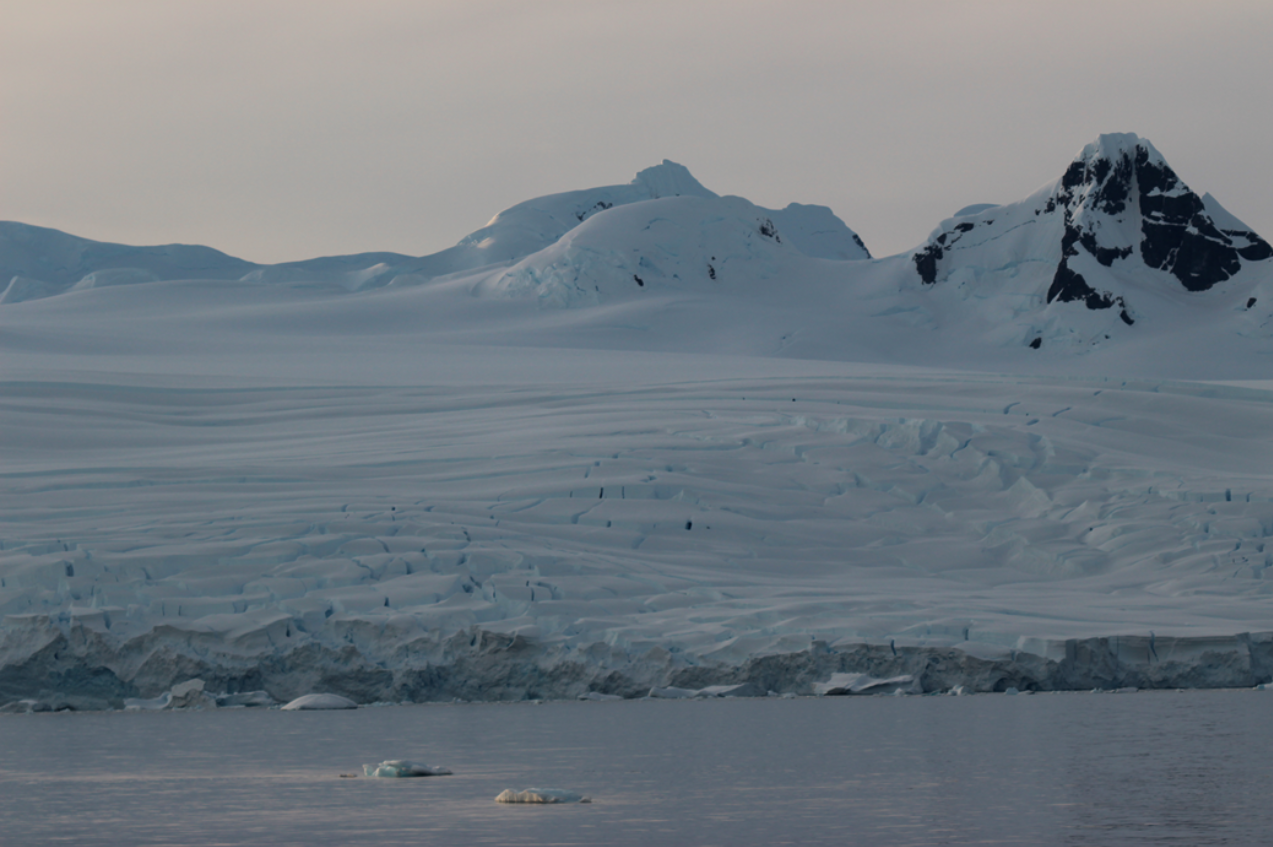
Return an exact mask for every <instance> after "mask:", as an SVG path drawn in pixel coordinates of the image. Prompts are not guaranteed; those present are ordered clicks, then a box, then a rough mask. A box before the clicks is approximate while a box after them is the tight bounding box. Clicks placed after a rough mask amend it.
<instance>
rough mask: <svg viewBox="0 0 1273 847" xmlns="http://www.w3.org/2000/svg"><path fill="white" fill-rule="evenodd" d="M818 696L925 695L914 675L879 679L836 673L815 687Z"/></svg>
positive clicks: (866, 675) (814, 690)
mask: <svg viewBox="0 0 1273 847" xmlns="http://www.w3.org/2000/svg"><path fill="white" fill-rule="evenodd" d="M813 693H814V694H817V695H818V696H820V697H821V696H826V697H835V696H841V695H845V694H923V693H924V688H923V686H922V685H920V683H919V680H918V679H916V678H915V676H914V675H913V674H908V673H906V674H900V675H898V676H891V677H888V678H887V679H878V678H876V677H873V676H871V675H870V674H866V673H835V674H831V679H829V680H827V681H826V682H819V683H817V684H816V685H814V686H813Z"/></svg>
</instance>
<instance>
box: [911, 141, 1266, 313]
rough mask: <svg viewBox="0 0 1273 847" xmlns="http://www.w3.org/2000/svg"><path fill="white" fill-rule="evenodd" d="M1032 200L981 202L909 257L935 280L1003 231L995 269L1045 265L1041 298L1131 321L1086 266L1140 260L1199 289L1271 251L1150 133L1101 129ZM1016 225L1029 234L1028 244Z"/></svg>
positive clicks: (1126, 268)
mask: <svg viewBox="0 0 1273 847" xmlns="http://www.w3.org/2000/svg"><path fill="white" fill-rule="evenodd" d="M1031 201H1034V202H1033V203H1031ZM1031 201H1026V203H1028V204H1031V205H1032V206H1033V208H1032V209H1029V210H1028V211H1029V212H1030V213H1032V215H1031V214H1022V212H1023V211H1025V210H1023V209H1021V208H1019V207H1020V206H1022V204H1015V205H1013V206H998V207H985V206H979V207H969V209H970V210H971V211H969V210H963V211H964V212H965V213H966V216H965V217H956V218H954V219H951V220H950V221H947V222H946V223H944V224H943V225H942V227H940V228H939V229H938V231H937V232H935V233H934V234H933V235H932V236H931V237H930V239H929V241H928V243H927V244H925V245H924V246H923V247H922V248H920V249H919V250H917V251H916V252H915V253H914V255H913V256H912V261H913V263H914V265H915V270H916V272H917V273H918V274H919V277H920V279H921V281H922V282H923V283H924V284H925V285H936V284H938V283H939V282H941V281H942V280H944V279H947V278H949V277H950V276H951V274H952V273H953V272H954V271H955V270H956V269H957V268H958V267H959V266H960V263H961V261H960V260H961V257H960V256H958V255H957V254H958V253H959V252H960V251H961V250H964V249H967V248H968V246H969V245H970V244H973V243H976V244H978V245H981V244H984V243H987V242H990V241H995V240H1000V239H1002V240H1003V241H1004V242H1005V244H1006V245H1007V248H1006V249H1005V250H1004V251H1002V252H1003V255H1002V256H1000V257H999V258H1000V259H1001V261H1002V265H1001V267H1007V266H1015V264H1014V263H1020V262H1038V261H1046V262H1049V263H1051V264H1052V266H1053V268H1054V269H1055V270H1054V271H1053V273H1052V276H1051V283H1050V285H1049V286H1048V288H1047V292H1046V295H1045V302H1046V303H1053V302H1059V303H1071V302H1079V303H1083V304H1084V305H1085V306H1086V307H1087V308H1088V309H1091V310H1103V309H1117V310H1118V316H1119V317H1120V319H1121V320H1122V321H1123V323H1125V324H1127V325H1132V324H1133V323H1135V319H1134V313H1133V312H1132V310H1131V309H1129V306H1128V303H1127V301H1126V299H1125V297H1124V295H1123V294H1121V293H1119V292H1118V291H1115V290H1111V289H1110V288H1107V287H1106V285H1105V283H1104V282H1099V283H1094V282H1093V280H1092V279H1091V278H1090V277H1091V274H1092V269H1096V268H1108V269H1110V272H1109V273H1107V274H1099V275H1098V276H1101V277H1102V279H1109V278H1110V277H1113V278H1114V279H1118V278H1119V277H1120V275H1123V274H1128V273H1132V274H1135V273H1136V272H1137V271H1138V269H1142V268H1143V269H1149V270H1152V271H1162V272H1164V273H1165V274H1168V275H1170V277H1171V278H1173V279H1174V281H1175V282H1176V283H1178V284H1179V285H1180V286H1182V287H1183V288H1184V289H1185V290H1186V291H1191V292H1201V291H1208V290H1210V289H1211V288H1213V287H1214V286H1216V285H1218V284H1219V283H1221V282H1224V281H1225V280H1228V279H1230V278H1232V277H1233V276H1234V275H1236V274H1237V273H1238V272H1239V271H1241V270H1242V268H1243V266H1244V264H1245V263H1250V262H1259V261H1263V260H1265V259H1268V258H1270V257H1273V248H1270V246H1269V244H1268V243H1267V242H1265V241H1264V240H1263V239H1261V238H1260V237H1259V236H1258V235H1256V234H1255V233H1254V232H1252V231H1251V230H1250V229H1249V228H1248V227H1246V226H1245V225H1244V224H1242V223H1241V221H1238V220H1237V219H1236V218H1234V217H1233V216H1232V215H1229V214H1228V213H1227V212H1225V211H1224V210H1223V208H1222V207H1220V206H1219V204H1218V203H1216V202H1215V201H1214V200H1213V199H1211V198H1209V197H1208V198H1202V197H1199V196H1198V195H1197V194H1195V193H1194V192H1193V191H1191V190H1190V189H1189V187H1188V186H1187V185H1185V183H1184V182H1183V181H1181V179H1180V178H1179V177H1178V176H1177V175H1176V173H1175V171H1173V170H1172V169H1171V167H1170V166H1169V165H1168V164H1167V162H1166V160H1165V159H1164V158H1163V157H1162V154H1160V153H1159V152H1158V151H1157V150H1156V149H1155V148H1154V146H1153V145H1152V144H1150V143H1149V141H1147V140H1145V139H1142V138H1138V137H1137V136H1136V135H1133V134H1130V133H1125V134H1113V135H1102V136H1101V137H1100V138H1099V139H1098V140H1097V141H1096V142H1094V143H1092V144H1089V145H1087V147H1085V148H1083V151H1082V152H1081V153H1080V154H1079V156H1078V157H1077V158H1076V159H1075V160H1074V161H1073V162H1072V163H1071V164H1070V166H1069V167H1068V168H1067V169H1066V171H1065V174H1064V176H1062V177H1061V179H1060V180H1059V181H1058V182H1057V183H1056V184H1055V185H1054V186H1052V187H1051V188H1050V190H1045V191H1043V192H1040V193H1039V194H1036V195H1035V196H1034V198H1031ZM1031 216H1032V217H1033V220H1031V219H1030V217H1031ZM1022 231H1029V232H1030V233H1031V234H1030V236H1029V237H1028V238H1027V239H1026V242H1022V241H1021V240H1020V237H1019V233H1020V232H1022ZM1093 260H1094V261H1093ZM1040 293H1041V292H1040Z"/></svg>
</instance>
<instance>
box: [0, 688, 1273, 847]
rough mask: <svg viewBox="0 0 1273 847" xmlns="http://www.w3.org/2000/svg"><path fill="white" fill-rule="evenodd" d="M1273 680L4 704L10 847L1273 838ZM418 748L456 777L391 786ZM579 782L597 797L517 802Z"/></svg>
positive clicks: (0, 726)
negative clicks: (650, 695) (499, 698)
mask: <svg viewBox="0 0 1273 847" xmlns="http://www.w3.org/2000/svg"><path fill="white" fill-rule="evenodd" d="M1271 718H1273V692H1267V693H1266V692H1257V691H1189V692H1138V693H1124V694H1074V693H1067V694H1036V695H1033V696H1025V695H1018V696H1006V695H979V696H972V697H843V698H822V699H812V698H810V699H798V700H781V699H757V700H747V699H738V700H714V701H651V700H645V701H622V702H552V703H544V704H540V705H536V704H532V703H519V704H455V705H420V706H398V707H384V708H363V709H359V710H357V711H347V712H281V711H277V710H256V709H233V710H220V711H209V712H158V713H153V712H151V713H120V712H116V713H61V714H34V715H3V716H0V753H2V754H3V755H2V757H0V843H2V844H4V845H7V847H15V846H16V845H48V844H74V845H95V844H103V845H104V844H112V845H117V844H133V845H157V844H172V845H217V844H271V845H284V844H304V845H328V844H331V845H334V844H367V845H372V844H374V845H395V844H447V845H464V844H501V845H532V844H555V845H576V844H607V845H656V844H657V845H681V844H685V845H715V844H718V845H746V844H837V845H841V844H850V845H852V844H863V845H866V844H870V845H878V844H891V845H910V844H916V845H919V844H923V845H927V844H1031V845H1037V844H1044V845H1047V844H1092V845H1119V844H1182V845H1186V844H1187V845H1203V844H1259V843H1271V842H1273V803H1269V801H1268V797H1269V786H1270V784H1273V720H1271ZM395 758H402V759H411V760H413V761H420V762H426V763H429V764H433V765H441V766H445V767H448V768H450V769H452V770H453V771H454V775H452V776H439V777H426V778H420V779H370V778H367V777H363V776H358V777H355V778H342V777H341V776H340V775H341V774H342V773H344V774H361V773H362V770H361V765H362V764H364V763H369V762H370V763H375V762H380V761H382V760H384V759H395ZM532 786H534V787H555V788H563V789H569V790H572V791H577V792H579V793H581V794H586V795H589V796H590V797H591V798H592V799H593V802H592V803H591V804H588V805H569V806H538V807H527V806H506V805H500V804H497V803H495V802H494V798H495V795H496V794H498V793H499V792H500V791H502V790H504V789H506V788H511V789H514V790H521V789H524V788H528V787H532Z"/></svg>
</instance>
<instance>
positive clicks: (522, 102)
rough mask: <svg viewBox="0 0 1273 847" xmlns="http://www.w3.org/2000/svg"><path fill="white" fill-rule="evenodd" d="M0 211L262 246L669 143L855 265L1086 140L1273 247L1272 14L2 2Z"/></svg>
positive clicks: (598, 172)
mask: <svg viewBox="0 0 1273 847" xmlns="http://www.w3.org/2000/svg"><path fill="white" fill-rule="evenodd" d="M4 5H5V11H4V15H3V26H0V219H6V220H18V221H23V222H26V223H33V224H39V225H43V226H50V227H55V228H57V229H62V230H66V231H68V232H72V233H75V234H77V235H82V236H85V237H88V238H95V239H99V240H105V241H121V242H125V243H130V244H161V243H170V242H183V243H198V244H208V245H210V246H213V247H216V248H218V249H221V250H225V251H226V252H228V253H232V254H234V255H237V256H241V257H242V258H245V259H250V260H253V261H260V262H273V261H285V260H290V259H302V258H310V257H314V256H319V255H332V254H339V253H354V252H361V251H367V250H392V251H397V252H402V253H409V254H413V255H420V254H424V253H430V252H433V251H435V250H439V249H442V248H444V247H447V246H449V245H451V244H453V243H454V242H455V241H457V240H458V239H459V238H461V237H462V236H463V235H465V234H466V233H468V232H469V231H471V230H474V229H476V228H478V227H480V226H482V225H483V224H485V223H486V221H487V220H489V219H490V218H491V216H492V215H494V214H495V213H496V212H498V211H500V210H501V209H503V208H506V207H508V206H510V205H512V204H514V203H517V202H520V201H522V200H525V199H529V198H531V197H535V196H537V195H541V194H547V193H552V192H556V191H565V190H569V189H574V188H586V187H589V186H595V185H607V184H613V183H621V182H627V181H629V180H630V179H631V178H632V177H633V175H634V174H635V173H636V171H638V170H639V169H641V168H643V167H646V166H649V165H652V164H657V163H658V162H659V161H661V160H662V159H664V158H668V159H672V160H674V161H678V162H680V163H682V164H684V165H686V166H687V167H689V169H690V170H691V171H692V172H693V173H694V175H695V176H697V177H698V178H699V180H700V181H701V182H702V183H703V184H704V185H706V186H707V187H708V188H711V189H712V190H714V191H716V192H718V193H721V194H738V195H742V196H744V197H746V198H748V199H749V200H752V201H753V202H756V203H759V204H761V205H764V206H770V207H781V206H785V205H786V204H787V203H789V202H793V201H795V202H802V203H819V204H824V205H827V206H830V207H831V208H832V209H834V210H835V212H836V213H837V214H838V215H839V216H840V217H841V218H843V219H844V221H845V222H846V223H847V224H848V225H849V226H850V227H852V228H853V229H855V230H856V231H857V232H858V233H859V234H861V236H862V237H863V239H864V240H865V241H866V243H867V245H868V247H870V249H871V250H872V252H873V253H874V254H875V255H877V256H878V255H886V254H889V253H895V252H899V251H901V250H904V249H907V248H909V247H911V246H914V245H915V244H917V243H919V242H920V241H922V240H923V239H924V238H925V237H926V236H927V234H928V233H929V231H930V230H931V229H932V228H933V227H934V226H936V225H937V224H938V222H939V221H940V220H941V219H942V218H943V217H947V216H949V215H950V214H951V213H953V212H954V211H955V210H956V209H958V208H960V207H962V206H965V205H968V204H970V203H977V202H1008V201H1013V200H1018V199H1021V198H1022V197H1024V196H1026V195H1027V194H1029V193H1030V192H1031V191H1033V190H1034V189H1036V188H1038V187H1039V186H1040V185H1042V184H1043V183H1045V182H1048V181H1050V180H1053V179H1056V178H1057V177H1059V176H1060V175H1061V173H1062V172H1063V171H1064V169H1065V166H1066V164H1068V162H1069V161H1070V159H1071V158H1072V157H1073V156H1074V154H1075V153H1077V152H1078V150H1079V149H1080V148H1082V146H1083V145H1084V144H1085V143H1087V142H1088V141H1091V140H1093V139H1094V138H1095V137H1096V136H1097V135H1098V134H1099V133H1101V132H1124V131H1126V132H1137V133H1140V134H1141V135H1143V136H1146V137H1148V138H1150V139H1152V140H1153V142H1154V143H1155V144H1156V145H1157V147H1158V148H1159V149H1160V150H1161V151H1162V152H1163V154H1164V155H1165V156H1166V157H1167V160H1168V161H1169V162H1170V163H1171V164H1172V165H1173V167H1174V168H1175V169H1176V171H1177V173H1178V174H1179V175H1180V176H1181V177H1182V178H1183V179H1184V180H1185V181H1186V182H1187V183H1189V184H1190V186H1191V187H1193V188H1194V189H1195V190H1197V191H1198V192H1199V193H1201V192H1203V191H1210V192H1212V193H1213V194H1214V195H1216V197H1218V198H1219V199H1220V201H1221V202H1222V203H1224V204H1225V205H1226V206H1227V207H1228V208H1229V210H1230V211H1232V212H1233V213H1234V214H1236V215H1237V216H1238V217H1240V218H1243V219H1244V220H1246V222H1247V223H1248V224H1250V225H1251V226H1253V227H1254V228H1255V229H1256V230H1257V231H1261V232H1262V233H1263V234H1264V235H1265V236H1266V237H1273V205H1271V203H1270V198H1273V164H1271V163H1270V157H1269V151H1270V150H1273V117H1271V114H1273V112H1271V110H1270V105H1269V104H1270V89H1271V88H1273V48H1271V47H1270V45H1271V44H1273V3H1270V2H1268V0H1250V2H1219V0H1212V2H1205V3H1204V2H1194V0H1187V1H1186V0H1152V2H1142V0H1102V1H1101V2H1075V0H1068V2H1028V1H1027V0H1004V1H1003V2H948V0H941V1H940V2H904V0H899V1H898V2H887V3H885V2H862V3H854V2H847V0H839V2H793V1H792V0H783V2H775V0H767V2H747V0H672V1H671V2H663V0H640V2H633V0H615V2H610V1H609V0H579V2H524V1H523V0H517V1H516V2H512V1H511V0H510V2H475V0H432V2H423V1H422V0H357V2H353V1H352V0H351V2H329V0H215V2H202V0H110V2H103V0H87V2H68V1H67V0H5V4H4Z"/></svg>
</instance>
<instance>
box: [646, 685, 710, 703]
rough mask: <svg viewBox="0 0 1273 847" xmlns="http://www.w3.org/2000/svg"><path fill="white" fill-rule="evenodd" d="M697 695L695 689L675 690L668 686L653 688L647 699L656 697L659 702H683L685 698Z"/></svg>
mask: <svg viewBox="0 0 1273 847" xmlns="http://www.w3.org/2000/svg"><path fill="white" fill-rule="evenodd" d="M697 695H698V691H697V689H694V688H676V687H675V686H671V685H669V686H668V687H667V688H659V687H658V686H655V687H654V688H651V689H650V693H649V694H648V695H647V696H649V697H656V698H658V699H660V700H684V699H686V698H687V697H695V696H697Z"/></svg>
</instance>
